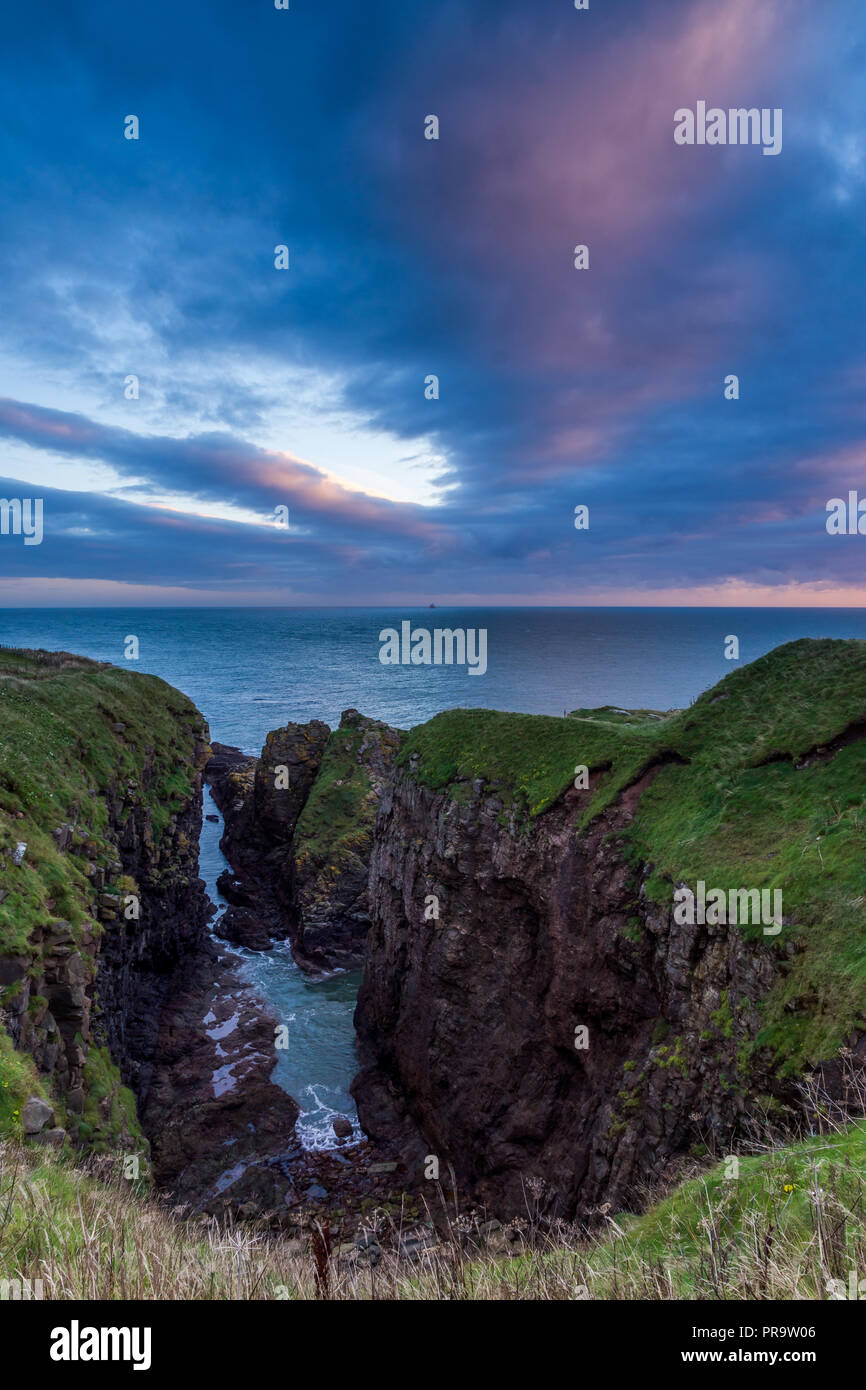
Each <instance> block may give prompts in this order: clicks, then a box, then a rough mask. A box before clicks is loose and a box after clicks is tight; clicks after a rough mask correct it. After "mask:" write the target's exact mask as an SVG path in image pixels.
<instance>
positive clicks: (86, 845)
mask: <svg viewBox="0 0 866 1390" xmlns="http://www.w3.org/2000/svg"><path fill="white" fill-rule="evenodd" d="M179 721H180V722H181V723H187V724H189V725H190V726H193V725H196V724H199V723H200V716H199V715H198V713H197V711H196V710H195V707H194V706H193V705H192V704H191V702H190V701H189V700H187V699H186V697H185V696H183V695H181V694H180V693H179V692H178V691H176V690H174V689H172V687H171V686H169V685H167V684H166V683H165V681H162V680H159V679H158V678H157V677H156V676H146V675H139V674H137V673H133V672H128V671H124V670H120V669H118V668H117V667H115V666H107V665H102V664H99V663H97V662H93V661H87V660H85V659H84V658H82V657H74V656H69V655H68V654H66V653H63V652H21V651H9V650H0V893H2V895H3V897H2V901H0V955H3V954H9V953H11V952H14V951H16V950H20V949H21V948H22V947H23V946H24V945H25V944H26V941H27V937H28V936H29V934H30V932H31V931H32V930H33V928H34V927H36V926H47V925H49V924H50V922H51V921H52V920H53V919H55V918H65V919H66V920H67V921H69V922H70V923H71V924H72V926H73V928H80V927H81V926H82V925H83V924H84V922H85V921H86V920H87V918H88V916H89V915H90V909H91V908H92V898H93V878H92V877H89V876H88V873H87V869H88V866H90V865H93V864H95V865H97V867H98V868H99V869H101V870H102V872H103V874H104V884H105V891H111V890H112V888H114V889H117V888H118V887H119V886H120V885H118V884H117V883H116V882H114V881H113V875H115V874H116V867H115V866H116V865H117V853H116V850H115V848H114V846H113V845H112V844H111V843H109V841H108V839H107V830H108V820H109V808H110V803H111V801H113V800H114V801H118V800H119V801H120V802H122V806H121V807H120V810H119V816H118V821H119V823H120V824H122V823H123V822H124V820H125V818H126V817H127V816H128V815H129V814H130V812H131V810H132V808H133V806H134V804H135V802H136V800H137V799H138V796H137V793H139V792H140V798H141V799H142V800H143V801H144V802H145V803H146V806H147V810H148V813H149V821H150V825H151V826H152V828H153V835H154V838H155V839H156V840H158V839H159V837H160V835H161V833H162V832H163V831H164V830H165V828H166V826H167V825H168V824H169V821H170V819H171V816H172V814H173V813H175V812H176V811H177V810H179V809H180V807H181V805H182V804H183V802H184V801H185V799H186V797H187V796H188V795H189V789H190V785H191V773H190V769H189V766H188V765H187V762H186V759H185V757H182V756H181V752H182V750H181V740H180V736H179ZM143 759H147V760H148V761H149V762H150V763H151V764H152V765H153V767H154V769H155V771H156V777H155V779H154V780H153V781H151V782H150V783H149V785H148V786H147V787H143V786H140V783H141V773H142V763H143ZM69 823H71V825H72V828H73V834H74V844H75V846H76V847H77V848H79V849H80V850H81V851H82V852H81V853H80V854H67V853H62V852H60V851H59V850H58V847H57V837H56V835H55V833H54V832H55V831H56V830H57V829H58V827H59V826H61V825H63V824H69ZM21 843H24V844H26V851H25V852H24V855H23V858H22V861H21V863H20V864H16V863H15V862H14V858H15V855H16V846H17V845H19V844H21Z"/></svg>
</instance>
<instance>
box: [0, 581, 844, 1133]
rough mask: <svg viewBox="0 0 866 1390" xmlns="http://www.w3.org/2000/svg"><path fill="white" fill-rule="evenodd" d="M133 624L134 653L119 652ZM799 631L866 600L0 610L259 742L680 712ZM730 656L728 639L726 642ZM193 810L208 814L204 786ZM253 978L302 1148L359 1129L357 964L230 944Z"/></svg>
mask: <svg viewBox="0 0 866 1390" xmlns="http://www.w3.org/2000/svg"><path fill="white" fill-rule="evenodd" d="M407 620H408V621H409V622H410V623H411V625H412V630H413V631H418V630H420V629H422V628H424V629H427V630H428V631H430V632H432V631H433V630H434V629H435V628H437V627H441V628H451V629H455V628H462V629H470V628H472V629H476V630H478V629H484V630H485V631H486V633H487V669H486V671H485V672H484V674H483V675H473V674H472V673H471V668H469V667H468V666H462V667H461V666H456V665H452V666H445V665H443V666H423V665H420V666H411V665H407V666H403V665H399V666H395V665H383V664H382V662H381V661H380V660H379V653H380V649H381V647H382V642H383V641H384V638H382V636H381V634H383V633H384V632H385V630H386V629H389V628H392V629H396V630H397V631H398V632H399V631H400V629H401V624H402V623H403V622H404V621H407ZM133 637H134V638H136V639H137V644H136V646H137V651H138V657H137V659H136V660H130V659H127V657H126V655H125V653H126V652H127V651H130V650H133V649H134V647H133V644H132V643H131V642H130V641H129V639H130V638H133ZM800 637H842V638H851V637H854V638H859V639H861V640H866V610H863V609H851V608H837V609H834V608H805V609H796V608H742V609H729V608H701V609H696V608H432V607H431V608H414V607H406V608H393V609H391V608H321V609H316V608H295V609H293V608H129V609H123V608H62V609H52V608H33V609H26V608H16V609H2V610H0V643H2V644H4V645H6V646H16V647H42V648H45V649H46V650H49V651H69V652H75V653H78V654H79V655H82V656H88V657H92V658H94V659H95V660H98V661H109V662H113V663H114V664H115V665H118V666H125V667H129V668H131V669H134V670H138V671H147V672H149V673H151V674H153V675H157V676H161V677H162V678H163V680H166V681H168V682H169V683H170V684H171V685H173V686H176V687H177V688H178V689H179V690H182V691H183V692H184V693H185V694H186V695H188V696H189V697H190V699H191V700H193V701H194V703H195V704H196V705H197V706H198V708H199V709H200V710H201V712H202V713H203V714H204V716H205V718H206V719H207V720H208V723H209V725H210V731H211V738H212V739H215V740H219V741H220V742H222V743H230V744H234V745H236V746H237V747H240V748H242V749H243V750H244V751H245V752H249V753H258V752H259V751H260V750H261V747H262V744H263V743H264V740H265V738H266V736H267V734H268V732H269V730H271V729H276V728H279V727H280V726H281V725H282V724H285V723H287V722H288V721H289V720H298V721H306V720H309V719H323V720H324V721H325V722H326V723H327V724H330V725H331V726H332V727H333V726H334V725H336V724H337V723H339V719H340V715H341V713H342V711H343V710H345V709H350V708H354V709H358V710H360V711H361V713H362V714H366V715H371V716H373V717H374V718H377V719H384V720H386V721H387V722H388V723H389V724H393V725H395V726H396V727H398V728H404V729H408V728H411V727H412V725H414V724H418V723H421V722H423V721H424V720H426V719H429V718H431V716H432V715H434V714H436V713H438V712H439V711H440V710H444V709H452V708H455V707H463V708H476V707H482V708H488V709H501V710H517V711H524V712H526V713H532V714H553V715H562V714H564V713H566V712H567V711H569V710H573V709H577V708H588V707H595V706H599V705H615V706H618V707H620V708H625V709H629V708H640V709H656V710H668V709H681V708H684V707H685V706H687V705H689V704H690V703H691V702H692V701H693V700H694V699H696V697H697V696H698V695H700V693H701V692H702V691H703V690H706V689H707V688H708V687H709V686H711V685H714V684H715V683H716V682H717V681H719V680H721V679H722V678H723V677H724V676H725V675H727V674H728V673H729V672H730V671H731V670H732V669H733V667H734V666H737V665H743V664H744V663H746V662H749V661H753V660H755V658H756V657H759V656H762V655H763V654H764V653H765V652H768V651H771V650H772V649H773V647H776V646H779V645H780V644H781V643H783V642H791V641H794V640H795V639H797V638H800ZM732 638H736V650H737V651H738V657H737V658H736V659H731V658H730V657H728V656H726V652H731V651H732V650H733V649H734V644H733V643H732V641H731V639H732ZM204 809H205V814H206V815H211V816H214V815H216V816H217V817H218V812H217V809H216V807H215V806H214V805H213V803H212V801H211V799H210V796H209V793H208V794H206V796H205V807H204ZM221 833H222V824H221V821H220V819H219V818H218V819H217V820H216V821H211V820H205V822H204V828H203V831H202V842H201V873H202V877H203V878H204V879H205V881H206V883H207V885H208V891H209V893H210V894H211V897H212V899H213V901H214V903H215V904H216V907H217V913H218V914H219V913H220V912H222V911H223V910H224V909H225V906H226V904H225V903H224V902H223V901H222V900H221V898H220V895H219V892H218V890H217V887H216V880H217V877H218V876H219V873H220V872H221V870H222V869H223V868H224V867H225V860H224V858H223V856H222V852H221V851H220V848H219V839H220V835H221ZM239 954H241V955H242V956H243V958H244V965H243V969H244V972H245V974H246V976H247V978H248V979H249V980H250V981H251V983H252V984H253V985H254V986H255V988H256V989H257V990H258V991H259V993H260V994H261V995H262V996H263V998H264V999H265V1000H266V1002H267V1003H268V1005H269V1007H270V1009H271V1011H272V1013H273V1014H274V1015H275V1016H276V1017H277V1018H278V1019H279V1020H280V1021H281V1022H285V1023H287V1024H288V1026H289V1046H288V1048H287V1049H285V1050H283V1051H280V1052H279V1053H278V1060H277V1063H276V1066H275V1069H274V1073H273V1080H274V1081H275V1082H276V1083H277V1084H278V1085H280V1086H282V1087H283V1088H284V1089H285V1090H286V1091H288V1092H289V1094H290V1095H292V1096H294V1098H295V1100H296V1101H297V1102H298V1104H299V1105H300V1107H301V1115H300V1118H299V1122H298V1134H299V1137H300V1139H301V1141H302V1143H304V1145H305V1146H306V1147H307V1148H310V1149H321V1148H329V1147H331V1146H332V1145H333V1144H334V1143H335V1142H336V1141H335V1139H334V1135H333V1129H332V1121H333V1119H334V1118H335V1116H337V1115H338V1114H339V1115H345V1116H348V1117H349V1118H350V1119H351V1120H352V1122H353V1125H354V1126H355V1129H356V1133H360V1131H359V1130H358V1129H357V1116H356V1114H355V1108H354V1104H353V1102H352V1099H351V1096H350V1095H349V1089H348V1088H349V1083H350V1081H351V1079H352V1076H353V1075H354V1074H355V1072H356V1070H357V1060H356V1057H355V1050H354V1031H353V1025H352V1015H353V1012H354V1006H355V999H356V996H357V991H358V985H359V982H360V975H359V974H358V973H357V972H351V973H348V972H347V973H345V974H342V975H336V976H334V977H332V978H331V979H328V980H322V981H313V980H310V979H309V978H308V977H307V976H305V975H304V974H303V973H302V972H301V971H300V970H299V969H298V967H297V966H296V965H295V963H294V961H293V960H292V957H291V952H290V951H289V949H288V947H287V946H286V945H285V944H284V943H280V944H277V945H275V946H274V948H273V949H272V950H271V951H269V952H251V951H240V952H239Z"/></svg>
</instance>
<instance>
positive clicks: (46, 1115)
mask: <svg viewBox="0 0 866 1390" xmlns="http://www.w3.org/2000/svg"><path fill="white" fill-rule="evenodd" d="M21 1124H22V1125H23V1127H24V1133H25V1134H38V1133H39V1131H40V1130H42V1129H44V1128H45V1126H46V1125H53V1124H54V1110H53V1108H52V1107H51V1106H50V1105H49V1104H48V1101H47V1100H43V1099H42V1097H41V1096H28V1098H27V1100H26V1101H25V1102H24V1105H23V1106H22V1109H21Z"/></svg>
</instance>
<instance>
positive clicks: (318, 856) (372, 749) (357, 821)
mask: <svg viewBox="0 0 866 1390" xmlns="http://www.w3.org/2000/svg"><path fill="white" fill-rule="evenodd" d="M399 747H400V735H399V733H398V732H397V730H396V729H392V728H391V727H390V726H389V725H387V724H384V723H382V722H381V721H380V720H378V719H368V718H366V717H365V716H364V715H362V714H359V713H358V711H357V710H353V709H350V710H345V711H344V713H343V715H342V718H341V720H340V726H339V728H338V729H335V730H334V732H333V733H332V734H331V736H330V738H329V740H328V743H327V746H326V748H325V752H324V756H323V759H322V765H321V768H320V770H319V775H318V777H317V778H316V781H315V782H314V783H313V786H312V788H311V790H310V794H309V796H308V798H307V800H306V802H305V805H304V808H303V810H302V812H301V814H300V816H299V818H298V823H297V827H296V831H295V843H294V855H295V891H294V911H295V923H296V925H295V943H296V947H295V954H296V958H297V959H303V960H304V961H305V962H307V963H309V964H310V965H312V966H314V967H318V968H319V969H322V970H327V969H332V968H333V967H334V966H335V965H339V966H342V967H344V968H351V967H357V966H359V965H360V964H361V962H362V960H363V955H364V941H365V938H366V935H367V932H368V930H369V926H370V904H369V897H368V880H369V873H370V854H371V851H372V847H373V828H374V825H375V822H376V815H377V813H378V809H379V803H380V801H381V799H382V796H383V793H384V791H385V788H386V787H387V785H388V782H389V780H390V777H391V775H392V772H393V768H394V761H395V758H396V756H397V753H398V751H399Z"/></svg>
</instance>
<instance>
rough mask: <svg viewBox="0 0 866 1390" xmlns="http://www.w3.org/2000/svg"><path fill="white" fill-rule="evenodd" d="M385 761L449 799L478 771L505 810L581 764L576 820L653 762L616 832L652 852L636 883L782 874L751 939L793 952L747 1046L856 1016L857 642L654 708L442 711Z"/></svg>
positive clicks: (815, 1037)
mask: <svg viewBox="0 0 866 1390" xmlns="http://www.w3.org/2000/svg"><path fill="white" fill-rule="evenodd" d="M399 761H400V764H401V766H402V767H403V768H404V769H406V770H407V771H408V772H410V774H411V776H413V777H414V778H415V779H416V780H417V781H418V782H420V783H421V784H422V785H424V786H427V787H430V788H433V789H439V790H443V791H446V792H447V793H448V794H449V795H451V796H454V797H455V798H456V799H458V800H465V799H466V798H467V796H468V795H471V784H472V782H473V781H475V780H477V779H480V780H481V781H482V782H483V784H484V791H485V792H487V793H489V794H491V795H494V796H498V797H499V798H501V799H502V801H503V803H504V805H505V806H506V807H508V808H509V809H511V810H513V811H514V812H515V814H516V816H517V820H518V824H519V823H520V819H521V818H527V817H529V818H536V817H539V816H541V815H542V814H543V813H544V811H546V810H547V809H549V808H550V807H551V806H552V805H553V804H554V803H555V802H556V801H557V800H558V799H559V798H560V797H561V796H562V795H563V794H564V793H565V792H566V791H567V790H568V789H569V787H570V786H571V785H572V784H573V781H574V777H575V769H576V768H577V767H578V766H580V765H585V766H586V767H588V769H589V772H590V774H591V775H592V790H591V791H586V792H584V793H583V796H584V797H585V799H586V804H585V807H584V809H583V812H582V815H581V817H580V821H579V825H580V826H581V827H582V828H583V829H585V828H587V827H588V826H589V825H590V824H591V823H592V822H593V821H594V820H595V819H596V818H597V817H598V815H599V814H600V813H601V812H602V811H603V810H604V809H605V808H606V807H608V806H610V805H611V804H612V803H613V802H614V801H615V800H616V798H617V797H618V796H619V795H621V794H622V793H623V792H624V791H625V790H626V789H627V788H628V787H629V786H631V785H633V784H634V783H636V782H637V781H638V780H639V779H640V778H641V776H642V775H643V774H644V773H646V772H648V771H649V770H650V769H653V771H654V776H653V779H652V781H651V782H648V784H647V786H646V787H645V789H644V790H643V791H642V795H641V796H640V799H639V801H638V803H637V810H636V814H635V818H634V821H633V823H632V824H631V825H630V826H629V827H628V829H627V830H626V831H624V832H623V835H622V849H623V852H624V854H625V855H626V856H627V857H628V859H629V860H630V861H631V863H632V864H633V865H634V869H635V879H636V881H637V878H638V876H639V874H640V872H641V869H642V866H644V865H649V866H651V869H650V872H649V875H648V878H647V881H646V883H645V891H646V893H647V894H648V896H649V897H650V898H651V899H654V900H655V901H657V902H660V903H663V902H670V900H671V895H672V886H673V884H675V883H681V882H684V883H686V884H689V885H691V886H692V887H694V885H695V884H696V883H697V881H698V880H703V881H704V882H705V883H706V884H707V885H708V886H712V887H715V886H719V887H723V888H724V889H728V888H735V887H741V886H742V887H749V888H757V889H765V888H766V889H770V890H773V889H781V890H782V893H783V904H784V917H785V928H784V930H783V932H781V933H780V934H779V935H778V936H777V937H776V938H773V937H762V939H763V940H765V941H767V942H768V943H770V944H772V945H773V947H774V949H776V950H777V951H779V952H780V954H781V953H785V954H791V955H792V958H791V960H790V961H789V962H786V963H785V968H784V970H783V971H782V972H781V973H780V975H779V978H778V982H777V985H776V987H775V988H774V991H773V993H772V995H771V996H770V998H768V999H767V1000H766V1002H765V1006H764V1007H765V1018H766V1026H765V1028H764V1030H763V1032H762V1034H761V1036H760V1038H759V1040H758V1042H759V1045H760V1046H768V1047H771V1048H772V1049H773V1050H774V1051H775V1053H776V1056H777V1060H778V1064H779V1066H780V1068H781V1069H783V1070H786V1071H791V1072H793V1071H796V1070H798V1069H799V1068H801V1067H802V1066H803V1064H804V1063H806V1062H809V1061H816V1060H818V1059H820V1058H825V1057H828V1056H830V1055H832V1053H833V1052H834V1050H835V1049H836V1048H837V1047H838V1046H839V1045H840V1044H841V1043H842V1042H843V1040H844V1039H845V1037H846V1036H847V1034H849V1033H850V1032H851V1031H852V1030H853V1029H856V1028H859V1027H866V1008H864V1005H863V999H864V995H866V927H864V922H863V902H864V876H863V862H864V849H866V644H864V643H863V642H858V641H832V640H820V641H816V640H810V639H804V640H802V641H798V642H791V643H789V644H787V645H786V646H783V647H779V648H777V649H776V650H775V651H773V652H770V653H769V654H768V655H767V656H764V657H761V658H760V659H759V660H758V661H755V662H753V663H752V664H751V665H748V666H744V667H741V668H738V669H736V670H734V671H732V672H731V674H730V675H729V676H727V677H726V678H725V679H724V680H723V681H721V682H720V683H719V684H718V685H717V686H714V687H713V688H712V689H711V690H708V691H706V692H705V693H704V694H703V695H701V696H700V697H699V698H698V699H697V700H696V701H695V702H694V704H693V705H692V706H691V707H690V708H688V709H685V710H679V711H673V712H671V713H669V714H667V715H661V714H658V713H656V712H653V711H635V712H633V713H631V714H629V713H628V712H626V711H620V710H612V709H603V710H579V711H575V712H574V713H573V714H571V715H570V716H568V717H566V718H563V719H555V718H550V717H546V716H539V715H521V714H506V713H499V712H496V711H490V710H452V711H448V712H447V713H445V714H440V715H437V716H436V717H435V718H433V719H431V720H430V721H429V722H428V723H426V724H423V725H420V726H419V727H417V728H415V729H413V730H412V731H411V732H410V733H409V735H408V736H407V738H406V740H405V743H404V745H403V748H402V751H401V754H400V760H399ZM739 930H742V931H744V932H746V933H750V932H751V933H756V932H757V933H758V934H760V933H761V927H760V926H757V927H755V926H749V925H747V926H743V927H740V928H739ZM735 1005H736V1001H734V1004H733V1006H734V1007H735Z"/></svg>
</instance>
